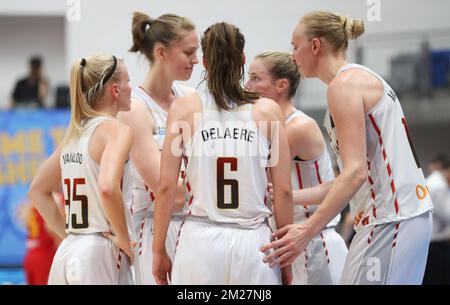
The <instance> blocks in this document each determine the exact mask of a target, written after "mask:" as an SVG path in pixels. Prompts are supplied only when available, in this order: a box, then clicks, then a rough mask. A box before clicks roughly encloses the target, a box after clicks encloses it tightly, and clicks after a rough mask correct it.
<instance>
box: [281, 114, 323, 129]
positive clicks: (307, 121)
mask: <svg viewBox="0 0 450 305" xmlns="http://www.w3.org/2000/svg"><path fill="white" fill-rule="evenodd" d="M286 126H287V128H288V130H291V131H295V132H308V131H309V130H312V129H316V128H319V125H318V124H317V122H316V120H314V119H313V118H312V117H310V116H308V115H307V114H304V113H302V114H301V115H299V116H297V117H295V118H293V119H292V120H290V121H289V123H287V124H286Z"/></svg>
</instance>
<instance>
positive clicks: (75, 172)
mask: <svg viewBox="0 0 450 305" xmlns="http://www.w3.org/2000/svg"><path fill="white" fill-rule="evenodd" d="M110 119H111V118H108V117H105V116H100V117H96V118H92V119H89V120H87V121H85V122H83V128H84V131H83V132H82V134H81V136H80V137H79V138H78V139H74V140H72V141H71V142H70V143H68V144H67V145H66V146H64V147H63V148H62V150H61V156H60V166H61V180H62V188H63V192H64V200H65V214H66V231H67V232H68V233H76V234H91V233H98V232H111V226H110V224H109V222H108V219H107V218H106V214H105V212H104V210H103V206H102V203H101V199H100V189H99V185H98V173H99V165H98V164H97V162H95V161H94V160H93V159H92V158H91V156H90V154H89V142H90V139H91V137H92V134H93V133H94V131H95V129H96V128H97V126H99V125H100V124H101V123H102V122H104V121H106V120H110Z"/></svg>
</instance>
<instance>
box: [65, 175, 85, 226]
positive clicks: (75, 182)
mask: <svg viewBox="0 0 450 305" xmlns="http://www.w3.org/2000/svg"><path fill="white" fill-rule="evenodd" d="M64 184H65V185H66V186H67V198H64V201H65V205H66V208H67V209H68V211H66V228H68V227H69V221H72V228H74V229H86V228H88V227H89V223H88V197H87V196H86V195H78V194H77V186H78V185H80V184H86V180H85V179H84V178H75V179H73V192H72V195H73V196H72V197H71V196H70V194H71V193H70V189H71V188H70V184H71V183H70V179H64ZM71 201H72V204H73V202H74V201H79V202H80V203H81V223H78V221H77V215H76V214H75V213H71V212H70V208H71V206H72V204H71Z"/></svg>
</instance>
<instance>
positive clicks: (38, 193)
mask: <svg viewBox="0 0 450 305" xmlns="http://www.w3.org/2000/svg"><path fill="white" fill-rule="evenodd" d="M43 193H44V191H43V189H42V187H40V186H39V185H38V184H37V183H36V182H35V181H33V182H32V183H31V185H30V188H29V189H28V193H27V196H28V198H29V199H30V201H31V202H32V203H33V206H36V204H37V203H38V202H40V200H39V198H40V197H42V194H43Z"/></svg>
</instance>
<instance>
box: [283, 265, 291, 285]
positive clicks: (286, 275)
mask: <svg viewBox="0 0 450 305" xmlns="http://www.w3.org/2000/svg"><path fill="white" fill-rule="evenodd" d="M281 282H282V283H283V285H291V284H292V265H289V266H286V267H283V268H281Z"/></svg>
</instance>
